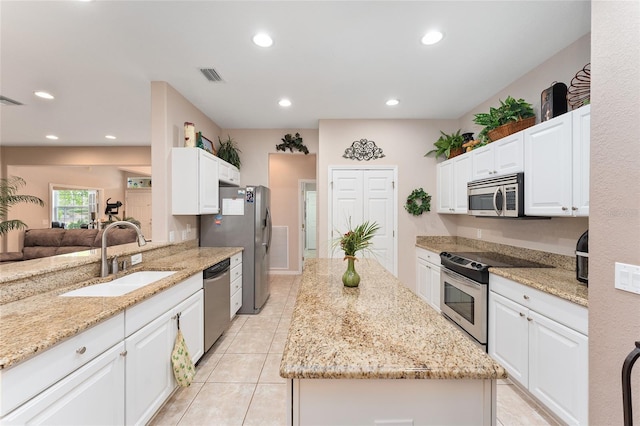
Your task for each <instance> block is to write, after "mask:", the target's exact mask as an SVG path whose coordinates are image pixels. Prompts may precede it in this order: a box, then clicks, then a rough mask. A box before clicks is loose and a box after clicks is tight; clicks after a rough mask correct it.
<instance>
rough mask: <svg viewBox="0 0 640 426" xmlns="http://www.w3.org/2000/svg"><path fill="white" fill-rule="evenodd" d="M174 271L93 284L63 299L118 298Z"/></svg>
mask: <svg viewBox="0 0 640 426" xmlns="http://www.w3.org/2000/svg"><path fill="white" fill-rule="evenodd" d="M175 273H176V271H140V272H134V273H132V274H129V275H125V276H123V277H120V278H116V279H115V280H113V281H109V282H106V283H101V284H94V285H90V286H87V287H82V288H79V289H77V290H72V291H69V292H67V293H63V294H61V295H60V296H63V297H118V296H122V295H125V294H127V293H130V292H132V291H134V290H137V289H139V288H142V287H144V286H146V285H149V284H151V283H153V282H155V281H159V280H161V279H163V278H167V277H169V276H171V275H173V274H175Z"/></svg>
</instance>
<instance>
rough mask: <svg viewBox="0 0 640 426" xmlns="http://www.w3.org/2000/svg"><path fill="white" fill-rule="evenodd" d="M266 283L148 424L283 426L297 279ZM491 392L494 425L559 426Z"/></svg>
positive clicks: (502, 387) (506, 391)
mask: <svg viewBox="0 0 640 426" xmlns="http://www.w3.org/2000/svg"><path fill="white" fill-rule="evenodd" d="M270 280H271V296H270V298H269V300H268V301H267V304H266V306H265V307H264V309H263V310H262V312H260V314H258V315H238V316H236V318H235V319H234V320H233V322H232V323H231V326H230V327H229V329H228V330H227V331H226V332H225V333H224V334H223V335H222V336H221V337H220V339H218V341H217V342H216V343H215V345H214V346H213V348H211V350H210V351H209V352H207V354H206V355H205V356H204V357H203V358H202V359H201V360H200V362H199V363H198V365H197V371H198V372H197V375H196V377H195V380H194V383H192V384H191V386H189V387H188V388H179V389H178V390H177V391H176V392H175V393H174V394H173V396H172V397H171V398H170V399H169V401H167V403H166V404H165V405H164V407H163V408H162V409H161V410H160V411H159V412H158V414H157V415H156V416H155V417H154V419H152V421H151V423H150V424H151V425H154V426H156V425H157V426H160V425H174V426H175V425H179V426H190V425H216V426H218V425H220V426H221V425H237V426H249V425H260V426H264V425H274V426H282V425H286V418H285V415H286V394H287V392H286V381H285V379H283V378H282V377H280V374H279V368H280V359H281V357H282V352H283V350H284V344H285V339H286V336H287V332H288V329H289V324H290V323H291V316H292V314H293V307H294V305H295V300H296V294H297V291H298V288H299V285H300V276H293V275H272V276H270ZM497 389H498V403H497V422H496V424H497V425H498V426H521V425H535V426H543V425H553V426H555V425H558V424H559V423H558V422H556V421H555V420H554V419H553V418H551V417H550V416H549V415H548V414H546V413H545V412H544V410H543V409H542V408H541V407H539V406H538V405H537V404H536V403H535V401H533V400H531V398H529V397H528V396H526V395H525V394H524V393H523V392H522V391H521V390H520V389H519V388H518V387H517V386H516V385H514V384H512V383H511V382H509V381H508V380H501V381H500V382H499V383H498V385H497Z"/></svg>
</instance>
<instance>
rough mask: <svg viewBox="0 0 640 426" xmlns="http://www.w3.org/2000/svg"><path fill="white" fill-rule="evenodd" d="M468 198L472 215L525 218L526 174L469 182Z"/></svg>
mask: <svg viewBox="0 0 640 426" xmlns="http://www.w3.org/2000/svg"><path fill="white" fill-rule="evenodd" d="M467 196H468V198H469V214H470V215H473V216H486V217H522V216H524V173H514V174H510V175H504V176H497V177H491V178H486V179H480V180H474V181H472V182H469V183H468V184H467Z"/></svg>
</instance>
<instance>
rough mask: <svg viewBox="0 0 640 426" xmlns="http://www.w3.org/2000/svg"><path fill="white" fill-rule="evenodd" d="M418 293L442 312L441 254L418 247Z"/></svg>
mask: <svg viewBox="0 0 640 426" xmlns="http://www.w3.org/2000/svg"><path fill="white" fill-rule="evenodd" d="M416 294H417V295H418V296H420V297H421V298H422V299H423V300H424V301H425V302H427V303H428V304H429V305H431V306H432V307H433V309H435V310H436V311H438V312H440V255H438V254H436V253H433V252H431V251H428V250H425V249H422V248H420V247H416Z"/></svg>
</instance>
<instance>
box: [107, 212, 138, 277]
mask: <svg viewBox="0 0 640 426" xmlns="http://www.w3.org/2000/svg"><path fill="white" fill-rule="evenodd" d="M114 226H128V227H130V228H133V229H135V230H136V233H137V234H138V246H139V247H142V246H143V245H145V244H147V240H145V239H144V236H143V235H142V231H141V230H140V228H138V227H137V226H136V225H135V224H133V223H131V222H127V221H124V220H120V221H118V222H113V223H110V224H109V225H107V227H106V228H104V231H102V248H101V251H100V256H101V262H102V266H101V268H100V270H101V272H100V276H101V277H106V276H107V275H109V264H108V263H107V231H109V229H111V228H113V227H114Z"/></svg>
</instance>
